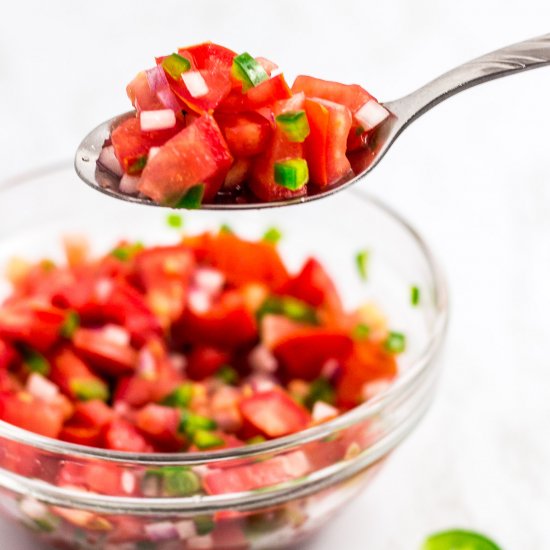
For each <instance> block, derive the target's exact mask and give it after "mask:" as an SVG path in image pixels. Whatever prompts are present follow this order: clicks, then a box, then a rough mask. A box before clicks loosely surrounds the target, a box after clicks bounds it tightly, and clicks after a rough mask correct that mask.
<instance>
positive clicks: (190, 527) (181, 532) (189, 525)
mask: <svg viewBox="0 0 550 550" xmlns="http://www.w3.org/2000/svg"><path fill="white" fill-rule="evenodd" d="M174 527H175V528H176V531H177V532H178V536H179V538H180V539H181V540H187V539H188V538H191V537H194V536H196V535H197V529H196V527H195V522H194V521H192V520H190V519H184V520H182V521H178V522H176V523H175V524H174Z"/></svg>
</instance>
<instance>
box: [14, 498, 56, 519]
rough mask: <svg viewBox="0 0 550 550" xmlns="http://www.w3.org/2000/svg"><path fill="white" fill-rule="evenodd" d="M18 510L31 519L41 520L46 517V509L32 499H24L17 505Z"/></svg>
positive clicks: (43, 505)
mask: <svg viewBox="0 0 550 550" xmlns="http://www.w3.org/2000/svg"><path fill="white" fill-rule="evenodd" d="M19 509H20V510H21V512H23V513H24V514H25V515H26V516H28V517H29V518H31V519H37V520H41V519H44V518H46V517H48V515H49V514H48V508H47V506H46V505H45V504H42V503H41V502H39V501H38V500H36V499H34V498H32V497H25V498H23V499H22V500H21V502H20V503H19Z"/></svg>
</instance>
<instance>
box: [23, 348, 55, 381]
mask: <svg viewBox="0 0 550 550" xmlns="http://www.w3.org/2000/svg"><path fill="white" fill-rule="evenodd" d="M23 363H24V365H25V366H26V367H27V369H28V370H29V371H30V372H36V373H37V374H41V375H42V376H48V374H50V368H51V367H50V363H49V361H48V360H47V359H46V358H45V357H44V356H43V355H42V354H41V353H38V352H37V351H35V350H33V349H31V348H25V349H24V350H23Z"/></svg>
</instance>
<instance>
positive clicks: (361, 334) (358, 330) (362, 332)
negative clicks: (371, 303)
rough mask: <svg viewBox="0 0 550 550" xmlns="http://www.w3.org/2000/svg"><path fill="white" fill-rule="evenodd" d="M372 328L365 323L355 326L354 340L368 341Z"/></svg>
mask: <svg viewBox="0 0 550 550" xmlns="http://www.w3.org/2000/svg"><path fill="white" fill-rule="evenodd" d="M369 333H370V328H369V326H368V325H365V323H359V324H357V325H355V327H354V328H353V331H352V334H351V336H352V338H353V339H354V340H366V339H367V338H368V337H369Z"/></svg>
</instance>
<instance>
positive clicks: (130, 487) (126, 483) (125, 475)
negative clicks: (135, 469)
mask: <svg viewBox="0 0 550 550" xmlns="http://www.w3.org/2000/svg"><path fill="white" fill-rule="evenodd" d="M120 485H121V487H122V490H123V491H124V492H125V493H128V494H129V495H131V494H133V493H134V491H135V489H136V476H135V475H134V474H133V473H132V472H128V471H126V472H122V475H121V476H120Z"/></svg>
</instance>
